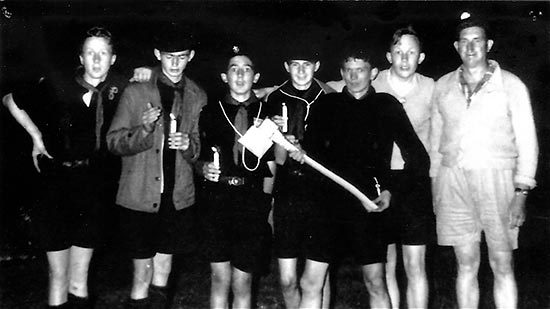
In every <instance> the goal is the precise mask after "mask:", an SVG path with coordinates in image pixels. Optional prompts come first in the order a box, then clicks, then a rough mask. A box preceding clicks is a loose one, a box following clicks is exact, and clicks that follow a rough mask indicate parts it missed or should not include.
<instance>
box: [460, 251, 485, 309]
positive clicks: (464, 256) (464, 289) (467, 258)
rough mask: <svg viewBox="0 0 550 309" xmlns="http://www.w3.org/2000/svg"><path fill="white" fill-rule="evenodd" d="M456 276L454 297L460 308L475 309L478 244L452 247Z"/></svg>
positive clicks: (477, 298)
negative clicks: (456, 266)
mask: <svg viewBox="0 0 550 309" xmlns="http://www.w3.org/2000/svg"><path fill="white" fill-rule="evenodd" d="M454 251H455V255H456V261H457V264H458V274H457V276H456V297H457V300H458V306H459V307H460V308H477V306H478V304H479V283H478V281H477V273H478V271H479V260H480V253H479V242H475V243H472V244H467V245H463V246H455V247H454Z"/></svg>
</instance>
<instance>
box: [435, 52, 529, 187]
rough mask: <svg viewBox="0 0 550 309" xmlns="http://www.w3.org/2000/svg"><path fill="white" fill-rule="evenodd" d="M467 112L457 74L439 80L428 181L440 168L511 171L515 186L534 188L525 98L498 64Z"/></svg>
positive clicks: (524, 90) (516, 81) (513, 78)
mask: <svg viewBox="0 0 550 309" xmlns="http://www.w3.org/2000/svg"><path fill="white" fill-rule="evenodd" d="M490 63H491V64H492V65H494V66H496V69H495V71H494V73H493V74H492V76H491V78H490V79H489V80H488V81H487V82H486V83H485V85H484V86H483V87H482V88H481V89H480V90H479V91H478V92H476V93H475V94H474V95H473V96H472V97H471V102H470V104H469V106H468V103H467V97H466V95H465V94H464V92H463V90H462V87H461V84H460V77H459V69H457V70H456V71H453V72H450V73H448V74H446V75H444V76H443V77H441V78H440V79H439V80H438V81H437V83H436V86H435V90H434V95H433V97H432V117H431V130H432V132H431V142H430V143H431V158H432V168H431V171H430V176H432V177H435V176H436V175H437V172H438V169H439V167H440V166H441V165H443V166H446V167H460V168H464V169H487V168H493V169H513V170H514V171H515V174H514V182H516V183H521V184H526V185H528V186H531V187H534V186H535V185H536V181H535V173H536V169H537V160H538V141H537V135H536V130H535V124H534V120H533V112H532V108H531V101H530V99H529V92H528V90H527V88H526V86H525V85H524V84H523V82H522V81H521V80H520V79H519V78H518V77H517V76H515V75H514V74H512V73H510V72H508V71H505V70H502V69H501V68H500V66H498V63H496V62H495V61H492V60H490Z"/></svg>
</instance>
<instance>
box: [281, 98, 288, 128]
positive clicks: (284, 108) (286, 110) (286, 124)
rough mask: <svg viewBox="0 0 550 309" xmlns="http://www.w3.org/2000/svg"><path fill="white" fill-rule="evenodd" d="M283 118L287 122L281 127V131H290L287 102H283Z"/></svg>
mask: <svg viewBox="0 0 550 309" xmlns="http://www.w3.org/2000/svg"><path fill="white" fill-rule="evenodd" d="M283 120H284V121H285V122H284V124H283V127H282V128H281V131H283V133H286V132H287V131H288V108H287V107H286V104H285V103H283Z"/></svg>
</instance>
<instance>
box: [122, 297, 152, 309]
mask: <svg viewBox="0 0 550 309" xmlns="http://www.w3.org/2000/svg"><path fill="white" fill-rule="evenodd" d="M125 308H127V309H149V308H151V302H150V301H149V297H146V298H142V299H129V300H128V301H127V302H126V306H125Z"/></svg>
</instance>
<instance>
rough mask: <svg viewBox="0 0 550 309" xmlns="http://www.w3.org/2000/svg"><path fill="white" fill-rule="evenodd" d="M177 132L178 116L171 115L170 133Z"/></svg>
mask: <svg viewBox="0 0 550 309" xmlns="http://www.w3.org/2000/svg"><path fill="white" fill-rule="evenodd" d="M177 131H178V121H177V120H176V116H174V114H172V113H170V133H176V132H177Z"/></svg>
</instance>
